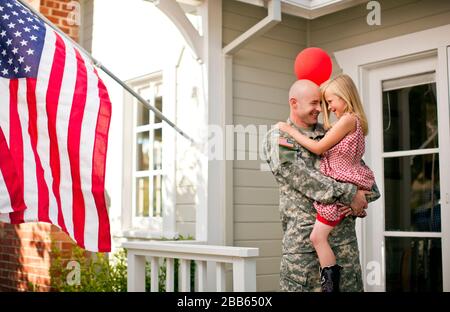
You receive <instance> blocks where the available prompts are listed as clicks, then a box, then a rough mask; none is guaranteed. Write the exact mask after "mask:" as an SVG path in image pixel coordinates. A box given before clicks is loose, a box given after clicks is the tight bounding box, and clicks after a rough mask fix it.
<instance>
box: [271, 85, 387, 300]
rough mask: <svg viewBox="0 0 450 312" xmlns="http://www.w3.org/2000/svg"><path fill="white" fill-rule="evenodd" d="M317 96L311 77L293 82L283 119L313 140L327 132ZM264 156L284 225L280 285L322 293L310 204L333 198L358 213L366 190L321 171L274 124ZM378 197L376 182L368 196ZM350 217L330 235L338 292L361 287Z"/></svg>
mask: <svg viewBox="0 0 450 312" xmlns="http://www.w3.org/2000/svg"><path fill="white" fill-rule="evenodd" d="M298 95H300V96H298ZM320 99H321V96H320V89H319V87H318V86H317V85H316V84H315V83H313V82H311V81H309V80H299V81H296V82H295V83H294V84H293V85H292V87H291V89H290V91H289V106H290V116H289V118H288V120H287V123H288V124H290V125H291V126H292V127H294V128H296V129H297V130H299V131H300V132H302V133H303V134H305V135H307V136H308V137H310V138H312V139H315V140H320V139H321V138H322V137H323V136H324V135H325V130H324V128H323V127H322V125H321V124H319V123H318V115H319V114H320V112H321V106H320ZM264 155H265V157H266V160H267V162H268V163H269V167H270V169H271V171H272V173H273V175H274V176H275V179H276V180H277V182H278V185H279V188H280V216H281V224H282V229H283V241H282V249H283V250H282V253H283V254H282V258H281V266H280V289H281V291H320V290H321V288H320V279H319V261H318V258H317V254H316V252H315V250H314V247H313V246H312V244H311V241H310V239H309V236H310V234H311V231H312V228H313V226H314V223H315V220H316V210H315V209H314V206H313V202H314V201H318V202H321V203H325V204H329V203H333V202H336V201H337V202H340V203H342V204H343V205H345V206H350V207H351V208H352V210H353V215H354V216H356V215H362V212H363V211H364V210H363V209H365V208H367V200H366V193H367V192H364V191H361V190H359V191H358V190H357V187H356V186H355V185H353V184H349V183H340V182H337V181H335V180H333V179H331V178H329V177H326V176H324V175H322V174H321V173H320V171H319V166H320V157H318V156H316V155H315V154H313V153H311V152H309V151H308V150H307V149H305V148H304V147H302V146H301V145H299V144H298V143H297V142H295V140H294V139H293V138H291V137H290V136H289V135H288V134H287V133H284V132H280V131H279V130H278V129H276V128H275V129H272V130H271V131H269V132H268V133H267V135H266V139H265V142H264ZM378 197H379V192H378V189H377V187H376V185H375V186H374V189H372V195H371V197H369V198H368V199H369V201H372V200H375V199H376V198H378ZM354 216H352V217H348V218H345V219H344V220H342V222H341V223H340V224H339V225H338V226H336V227H335V228H334V229H333V231H332V232H331V234H330V236H329V243H330V246H331V247H332V248H333V252H334V254H335V255H336V260H337V263H339V264H340V265H341V266H342V271H341V280H340V290H341V291H363V290H364V288H363V282H362V276H361V264H360V262H359V250H358V244H357V239H356V232H355V217H354Z"/></svg>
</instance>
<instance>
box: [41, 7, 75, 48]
mask: <svg viewBox="0 0 450 312" xmlns="http://www.w3.org/2000/svg"><path fill="white" fill-rule="evenodd" d="M74 2H75V1H72V0H40V7H39V10H40V12H41V13H42V14H44V15H45V17H47V18H48V19H49V20H50V21H51V22H52V23H53V24H55V25H56V26H58V27H59V28H60V29H61V30H62V31H64V32H65V33H66V34H68V35H69V36H70V37H71V38H72V39H74V40H75V41H76V42H78V39H79V26H78V25H77V21H76V18H75V15H76V12H77V6H76V5H73V3H74ZM76 2H78V1H76ZM69 3H72V5H70V4H69ZM78 8H79V7H78ZM78 13H80V12H78Z"/></svg>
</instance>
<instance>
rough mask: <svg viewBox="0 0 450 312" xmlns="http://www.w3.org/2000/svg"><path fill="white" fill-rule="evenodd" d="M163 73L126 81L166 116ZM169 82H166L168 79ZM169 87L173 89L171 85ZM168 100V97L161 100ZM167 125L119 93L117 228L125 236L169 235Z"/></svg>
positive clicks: (170, 169) (170, 141)
mask: <svg viewBox="0 0 450 312" xmlns="http://www.w3.org/2000/svg"><path fill="white" fill-rule="evenodd" d="M165 83H166V82H165V81H164V79H163V72H156V73H152V74H150V75H147V76H144V77H139V78H136V79H133V80H130V81H128V84H129V85H130V86H131V87H132V88H133V89H134V90H135V91H136V92H137V93H138V94H139V95H141V96H142V97H143V98H144V99H145V100H147V101H148V102H149V104H150V105H151V106H153V107H156V108H157V109H158V110H159V111H161V112H162V113H163V114H164V115H165V116H166V114H167V116H166V117H168V118H169V119H170V118H173V116H174V114H173V112H174V108H173V107H172V106H174V105H173V103H171V101H170V99H171V98H173V97H171V96H170V95H169V96H168V95H167V92H170V90H168V88H167V86H166V85H165ZM168 84H170V81H169V83H168ZM172 92H173V90H172ZM166 99H168V101H166ZM174 145H175V142H174V138H173V130H172V129H169V128H168V126H167V124H166V123H164V122H163V120H161V118H159V117H158V116H156V115H155V113H153V111H151V110H149V109H148V108H147V107H145V105H144V104H142V103H141V102H139V101H138V100H137V99H136V98H134V97H132V96H131V95H129V94H126V95H125V108H124V168H123V173H124V188H123V193H124V194H123V195H124V196H123V198H124V199H123V216H124V219H125V222H123V223H124V224H123V228H124V229H123V232H124V234H125V236H138V237H148V238H154V237H163V236H164V237H170V236H172V235H173V231H174V226H173V225H174V224H175V220H174V213H173V212H174V209H175V207H174V206H175V203H174V199H173V194H174V189H175V184H174V172H173V168H174V166H175V164H174V161H175V160H174V157H173V156H174Z"/></svg>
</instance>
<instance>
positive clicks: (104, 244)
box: [92, 71, 111, 252]
mask: <svg viewBox="0 0 450 312" xmlns="http://www.w3.org/2000/svg"><path fill="white" fill-rule="evenodd" d="M95 74H96V75H97V77H98V74H97V71H95ZM98 90H99V97H100V108H99V112H98V117H97V125H96V129H95V141H94V156H93V158H92V194H93V195H94V200H95V205H96V207H97V213H98V223H99V224H98V251H99V252H109V251H111V234H110V226H109V218H108V211H107V208H106V201H105V167H106V151H107V149H108V131H109V124H110V120H111V101H110V99H109V96H108V92H107V90H106V86H105V85H104V83H103V81H102V80H101V79H100V78H98Z"/></svg>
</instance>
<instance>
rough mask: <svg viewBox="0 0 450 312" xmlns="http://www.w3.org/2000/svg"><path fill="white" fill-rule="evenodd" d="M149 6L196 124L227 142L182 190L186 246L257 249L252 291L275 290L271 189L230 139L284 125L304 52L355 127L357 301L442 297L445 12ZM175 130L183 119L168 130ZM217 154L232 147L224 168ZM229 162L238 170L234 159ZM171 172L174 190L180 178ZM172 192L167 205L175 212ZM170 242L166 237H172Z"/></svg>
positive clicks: (258, 166) (298, 5) (276, 245)
mask: <svg viewBox="0 0 450 312" xmlns="http://www.w3.org/2000/svg"><path fill="white" fill-rule="evenodd" d="M163 3H164V1H160V2H159V4H158V3H157V4H156V6H157V7H159V9H160V10H161V12H163V13H164V14H166V15H167V16H168V17H169V18H170V19H171V20H172V21H173V22H174V24H175V25H177V27H178V29H179V30H180V32H181V33H182V34H183V35H184V38H185V40H186V43H187V45H188V46H189V48H190V50H191V51H192V52H193V54H194V58H199V59H201V60H202V63H201V64H200V66H201V67H202V68H203V71H204V74H203V76H202V79H203V84H202V85H201V86H200V89H199V90H202V92H203V94H204V99H205V102H204V103H205V104H204V105H206V106H205V108H204V112H205V115H204V119H202V121H206V123H207V124H209V125H211V124H214V125H219V126H220V127H223V129H226V125H233V127H232V128H231V131H232V132H235V135H234V136H233V138H234V139H235V140H234V141H235V144H236V145H235V146H234V145H233V140H231V139H230V137H229V136H226V135H224V136H223V137H222V138H221V140H222V141H221V142H222V143H223V145H222V146H224V147H225V148H224V149H223V154H222V156H223V158H222V159H226V160H215V159H210V161H209V162H207V164H206V163H205V162H202V161H200V162H199V163H198V166H199V167H197V170H200V172H201V173H203V175H202V174H200V176H202V179H203V182H204V183H200V184H195V183H193V184H192V186H193V194H195V195H194V199H195V200H194V201H192V202H190V204H189V206H192V209H193V210H194V211H195V213H194V212H192V213H191V216H192V217H193V216H194V215H195V218H192V219H191V220H192V222H195V233H194V232H190V233H192V235H194V237H195V238H196V239H197V240H203V241H207V242H208V243H209V244H224V245H229V246H245V247H257V248H259V250H260V253H259V257H258V258H257V260H256V264H257V266H256V274H257V277H256V280H257V290H259V291H276V290H278V280H279V262H280V255H281V246H280V244H281V237H282V230H281V226H280V222H279V213H278V200H279V199H278V189H277V186H276V184H275V181H274V179H273V177H272V176H271V173H270V172H267V170H265V167H264V161H263V160H262V159H261V156H260V153H259V145H256V147H255V146H254V145H252V144H251V143H247V144H245V145H244V147H242V146H240V145H239V144H238V143H237V141H238V140H239V139H238V138H239V134H240V133H241V134H242V133H247V140H249V139H251V138H252V137H253V138H254V137H255V136H256V137H261V136H263V135H264V133H263V132H264V131H260V129H261V127H259V126H266V128H265V129H267V127H270V125H272V124H274V123H275V122H277V121H279V120H284V119H286V118H287V116H288V106H287V105H286V102H287V92H288V88H289V86H290V85H291V83H292V82H293V81H295V76H294V74H293V63H294V59H295V57H296V55H297V54H298V52H299V51H301V50H302V49H304V48H306V47H310V46H317V47H321V48H323V49H325V50H326V51H328V52H329V53H330V55H331V56H332V58H333V62H334V69H333V74H338V73H340V72H344V73H347V74H349V75H350V76H351V77H352V78H353V79H354V81H355V82H356V84H357V85H358V87H359V90H360V93H361V96H362V98H363V102H364V105H365V110H366V112H367V115H368V118H369V135H368V137H367V141H366V143H367V144H366V145H367V149H366V156H365V160H366V162H367V163H368V165H369V166H370V167H371V168H372V169H373V170H374V172H375V176H376V180H377V183H378V185H379V187H380V189H381V191H382V198H381V199H380V200H378V201H377V202H375V203H373V204H371V205H370V208H369V217H367V218H366V219H364V220H360V221H358V224H357V232H358V239H359V244H360V251H361V263H362V267H363V272H364V283H365V288H366V290H367V291H398V290H403V291H425V290H428V291H442V290H444V291H445V290H449V289H450V271H449V267H448V263H450V262H449V256H450V255H449V253H448V250H449V248H448V247H449V224H448V222H447V221H445V220H448V214H449V204H448V199H447V196H448V195H447V194H448V191H449V187H450V184H449V180H448V179H449V178H448V174H447V172H446V169H445V167H444V166H442V165H441V166H439V159H447V158H448V156H449V155H448V154H449V150H448V147H447V146H448V142H449V133H450V132H449V107H448V106H449V105H448V103H449V82H448V78H447V77H448V71H449V67H448V62H449V60H448V46H449V39H448V38H449V36H448V35H449V32H450V28H449V25H448V21H449V15H450V3H449V2H447V1H439V0H436V1H410V0H405V1H395V2H394V1H370V2H369V1H325V0H324V1H303V0H295V1H294V0H289V1H287V0H286V1H281V2H278V1H257V0H242V1H234V0H222V1H212V0H210V1H177V3H176V4H179V5H180V6H179V7H177V6H175V7H174V6H171V7H170V6H169V5H168V4H167V1H166V2H165V3H166V4H163ZM172 4H175V3H174V2H173V1H172ZM278 4H280V6H278ZM186 5H187V6H189V8H190V10H192V7H196V12H197V13H196V14H198V15H200V16H201V17H202V31H201V34H202V36H201V37H200V36H198V34H196V32H195V31H194V30H193V29H192V28H191V27H190V26H186V23H185V19H184V18H182V17H180V15H179V14H178V13H179V10H178V9H179V8H181V9H186V7H185V6H186ZM280 9H281V18H280V16H279V14H278V13H277V12H278V11H277V10H280ZM201 87H203V89H202V88H201ZM171 96H173V94H172V95H171ZM176 98H177V99H179V97H177V96H176ZM178 107H179V106H177V108H178ZM189 118H190V115H189V117H188V116H186V115H184V114H183V115H182V118H181V119H177V122H183V121H182V119H189ZM198 125H201V126H204V124H202V123H199V124H198ZM238 125H241V126H242V127H238ZM186 127H187V128H186V129H187V130H185V131H187V132H189V131H193V129H191V128H189V125H186ZM253 127H255V128H256V132H255V131H253V130H252V129H255V128H253ZM210 131H211V130H210ZM176 140H177V144H178V142H179V141H180V140H183V138H182V137H181V136H179V135H177V137H176ZM212 141H214V136H213V139H211V137H210V142H209V143H211V142H212ZM250 141H251V140H250ZM214 142H215V141H214ZM228 144H231V146H234V150H232V152H231V153H229V154H228V152H229V149H227V146H230V145H228ZM239 152H241V155H242V153H243V154H245V157H244V159H238V155H239ZM163 155H165V154H164V153H163ZM176 155H179V152H178V150H177V151H176ZM177 157H178V156H177ZM255 157H256V159H257V160H254V159H255ZM175 166H177V164H176V165H175ZM199 168H201V169H199ZM205 168H206V169H205ZM194 171H195V170H194ZM175 172H176V176H177V174H178V173H179V172H180V171H179V170H177V169H175ZM175 181H177V182H176V183H178V181H179V180H178V179H177V178H176V179H175ZM196 182H197V183H198V182H199V181H196ZM177 187H178V190H177V194H176V196H175V199H176V200H178V199H180V198H182V195H181V194H180V193H179V186H177ZM198 187H200V188H198ZM204 191H206V193H203V192H204ZM199 193H201V194H199ZM122 200H123V199H122ZM182 203H183V202H182ZM183 208H184V207H183V205H181V206H179V205H178V202H177V204H176V209H175V211H176V214H178V215H180V216H181V215H182V214H183V213H184V212H182V209H183ZM218 216H219V217H218ZM180 218H181V217H180ZM181 228H182V227H180V226H179V224H176V226H175V232H177V231H179V230H181ZM193 229H194V226H192V227H191V230H193Z"/></svg>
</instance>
